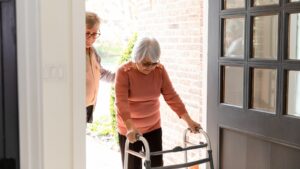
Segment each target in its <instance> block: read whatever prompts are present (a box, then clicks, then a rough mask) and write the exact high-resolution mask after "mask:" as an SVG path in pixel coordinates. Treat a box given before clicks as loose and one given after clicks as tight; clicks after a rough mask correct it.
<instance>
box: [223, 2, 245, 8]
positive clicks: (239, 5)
mask: <svg viewBox="0 0 300 169" xmlns="http://www.w3.org/2000/svg"><path fill="white" fill-rule="evenodd" d="M224 8H225V9H229V8H245V0H224Z"/></svg>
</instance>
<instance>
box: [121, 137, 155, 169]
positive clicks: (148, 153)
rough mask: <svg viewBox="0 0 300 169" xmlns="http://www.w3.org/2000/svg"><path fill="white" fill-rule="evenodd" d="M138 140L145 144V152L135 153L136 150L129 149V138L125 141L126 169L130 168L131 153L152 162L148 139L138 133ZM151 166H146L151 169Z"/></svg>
mask: <svg viewBox="0 0 300 169" xmlns="http://www.w3.org/2000/svg"><path fill="white" fill-rule="evenodd" d="M137 140H138V141H141V142H142V143H143V144H144V148H145V154H140V153H135V152H134V151H131V150H129V140H128V139H126V142H125V151H124V153H125V154H124V169H128V158H129V154H131V155H134V156H137V157H140V158H141V159H145V162H146V163H150V148H149V144H148V142H147V140H146V139H145V138H144V137H141V136H140V135H137ZM150 167H151V166H146V169H150Z"/></svg>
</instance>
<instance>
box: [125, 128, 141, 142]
mask: <svg viewBox="0 0 300 169" xmlns="http://www.w3.org/2000/svg"><path fill="white" fill-rule="evenodd" d="M138 135H141V134H140V133H139V131H138V130H137V129H131V130H128V131H127V133H126V137H127V139H128V141H129V142H130V143H135V142H136V141H137V136H138Z"/></svg>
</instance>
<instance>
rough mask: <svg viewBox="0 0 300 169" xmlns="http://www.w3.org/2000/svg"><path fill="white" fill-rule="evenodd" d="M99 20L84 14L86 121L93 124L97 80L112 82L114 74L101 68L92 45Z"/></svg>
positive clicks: (94, 15) (96, 34)
mask: <svg viewBox="0 0 300 169" xmlns="http://www.w3.org/2000/svg"><path fill="white" fill-rule="evenodd" d="M99 28H100V18H99V17H98V16H97V14H95V13H92V12H86V111H87V117H86V121H87V122H88V123H92V122H93V111H94V108H95V104H96V100H97V95H98V88H99V80H100V79H101V80H105V81H107V82H114V79H115V73H112V72H110V71H108V70H106V69H104V68H103V67H102V66H101V58H100V56H99V55H98V54H97V52H96V50H95V48H94V47H93V44H94V43H95V41H96V39H97V38H98V37H99V36H100V32H99Z"/></svg>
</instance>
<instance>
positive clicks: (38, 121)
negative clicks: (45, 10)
mask: <svg viewBox="0 0 300 169" xmlns="http://www.w3.org/2000/svg"><path fill="white" fill-rule="evenodd" d="M16 11H17V13H16V14H17V54H18V55H17V58H18V90H19V91H18V92H19V131H20V166H21V169H41V168H42V166H43V148H42V143H43V140H42V139H43V137H42V131H43V125H42V123H43V122H42V119H43V118H42V113H41V112H42V91H41V86H42V80H41V73H40V72H41V60H40V33H39V32H40V22H39V21H40V18H39V16H40V15H39V13H40V11H39V0H17V1H16Z"/></svg>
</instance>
